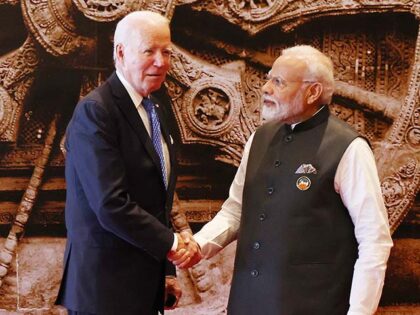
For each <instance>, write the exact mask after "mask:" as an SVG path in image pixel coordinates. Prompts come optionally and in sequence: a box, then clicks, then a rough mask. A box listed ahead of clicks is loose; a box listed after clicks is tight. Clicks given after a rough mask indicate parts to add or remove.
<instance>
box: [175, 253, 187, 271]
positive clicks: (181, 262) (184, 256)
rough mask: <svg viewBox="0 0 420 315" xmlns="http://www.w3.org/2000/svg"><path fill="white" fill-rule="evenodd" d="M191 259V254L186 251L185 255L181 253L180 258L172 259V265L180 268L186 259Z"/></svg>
mask: <svg viewBox="0 0 420 315" xmlns="http://www.w3.org/2000/svg"><path fill="white" fill-rule="evenodd" d="M190 260H191V255H190V254H189V253H187V254H186V255H183V256H182V257H181V258H180V259H178V260H176V261H174V262H173V263H174V265H176V266H178V267H180V268H182V267H181V266H183V265H184V264H186V263H188V261H190Z"/></svg>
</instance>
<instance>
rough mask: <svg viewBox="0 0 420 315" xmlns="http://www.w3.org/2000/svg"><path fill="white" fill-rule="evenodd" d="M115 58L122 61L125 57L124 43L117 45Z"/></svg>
mask: <svg viewBox="0 0 420 315" xmlns="http://www.w3.org/2000/svg"><path fill="white" fill-rule="evenodd" d="M115 58H116V59H117V60H118V61H122V60H123V59H124V47H123V45H122V44H117V46H115Z"/></svg>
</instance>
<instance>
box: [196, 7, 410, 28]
mask: <svg viewBox="0 0 420 315" xmlns="http://www.w3.org/2000/svg"><path fill="white" fill-rule="evenodd" d="M191 6H192V8H193V9H194V10H197V11H207V12H211V13H212V14H214V15H218V16H221V17H223V18H225V19H226V20H228V21H229V22H231V23H232V24H235V25H239V26H240V27H241V28H242V29H243V30H245V31H247V32H249V33H250V34H256V33H258V32H260V31H262V30H264V29H266V28H268V27H270V26H272V25H275V24H278V25H279V26H280V27H281V28H282V29H283V30H284V31H285V32H290V31H292V30H294V29H295V28H296V27H297V26H299V25H302V24H304V23H306V22H308V21H310V20H312V19H314V18H317V17H320V16H336V15H340V14H341V13H342V12H346V14H358V13H371V12H389V11H392V12H414V14H416V13H417V12H418V4H417V3H416V1H412V0H402V1H398V0H392V1H386V2H383V1H374V0H371V1H356V0H349V1H343V0H333V1H324V0H315V1H306V0H302V1H286V0H281V1H280V0H279V1H269V0H266V1H264V0H233V1H229V0H217V1H214V0H202V1H195V2H194V3H192V5H191Z"/></svg>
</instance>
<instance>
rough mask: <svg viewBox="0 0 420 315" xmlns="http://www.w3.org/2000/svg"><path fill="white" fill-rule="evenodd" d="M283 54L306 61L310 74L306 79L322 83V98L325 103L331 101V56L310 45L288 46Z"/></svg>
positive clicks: (332, 82) (332, 78) (332, 88)
mask: <svg viewBox="0 0 420 315" xmlns="http://www.w3.org/2000/svg"><path fill="white" fill-rule="evenodd" d="M281 55H282V56H287V57H291V58H296V59H299V60H302V61H304V62H305V63H306V65H307V70H308V72H307V75H308V76H309V77H308V78H305V79H306V80H311V81H318V82H320V83H322V85H323V91H322V95H321V98H320V100H321V101H322V102H323V103H324V104H329V103H330V102H331V99H332V95H333V93H334V65H333V62H332V60H331V58H330V57H328V56H327V55H325V54H324V53H322V52H321V51H319V50H318V49H316V48H314V47H312V46H309V45H298V46H294V47H290V48H286V49H284V50H283V51H282V54H281Z"/></svg>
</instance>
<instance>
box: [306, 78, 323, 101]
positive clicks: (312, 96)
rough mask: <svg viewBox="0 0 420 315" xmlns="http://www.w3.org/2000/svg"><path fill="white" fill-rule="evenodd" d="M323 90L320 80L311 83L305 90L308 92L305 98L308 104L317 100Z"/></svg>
mask: <svg viewBox="0 0 420 315" xmlns="http://www.w3.org/2000/svg"><path fill="white" fill-rule="evenodd" d="M323 90H324V87H323V85H322V83H320V82H315V83H312V84H311V86H310V87H309V89H308V90H307V91H308V92H307V93H308V98H307V102H308V104H313V103H315V102H316V101H318V100H319V98H320V97H321V95H322V91H323Z"/></svg>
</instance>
